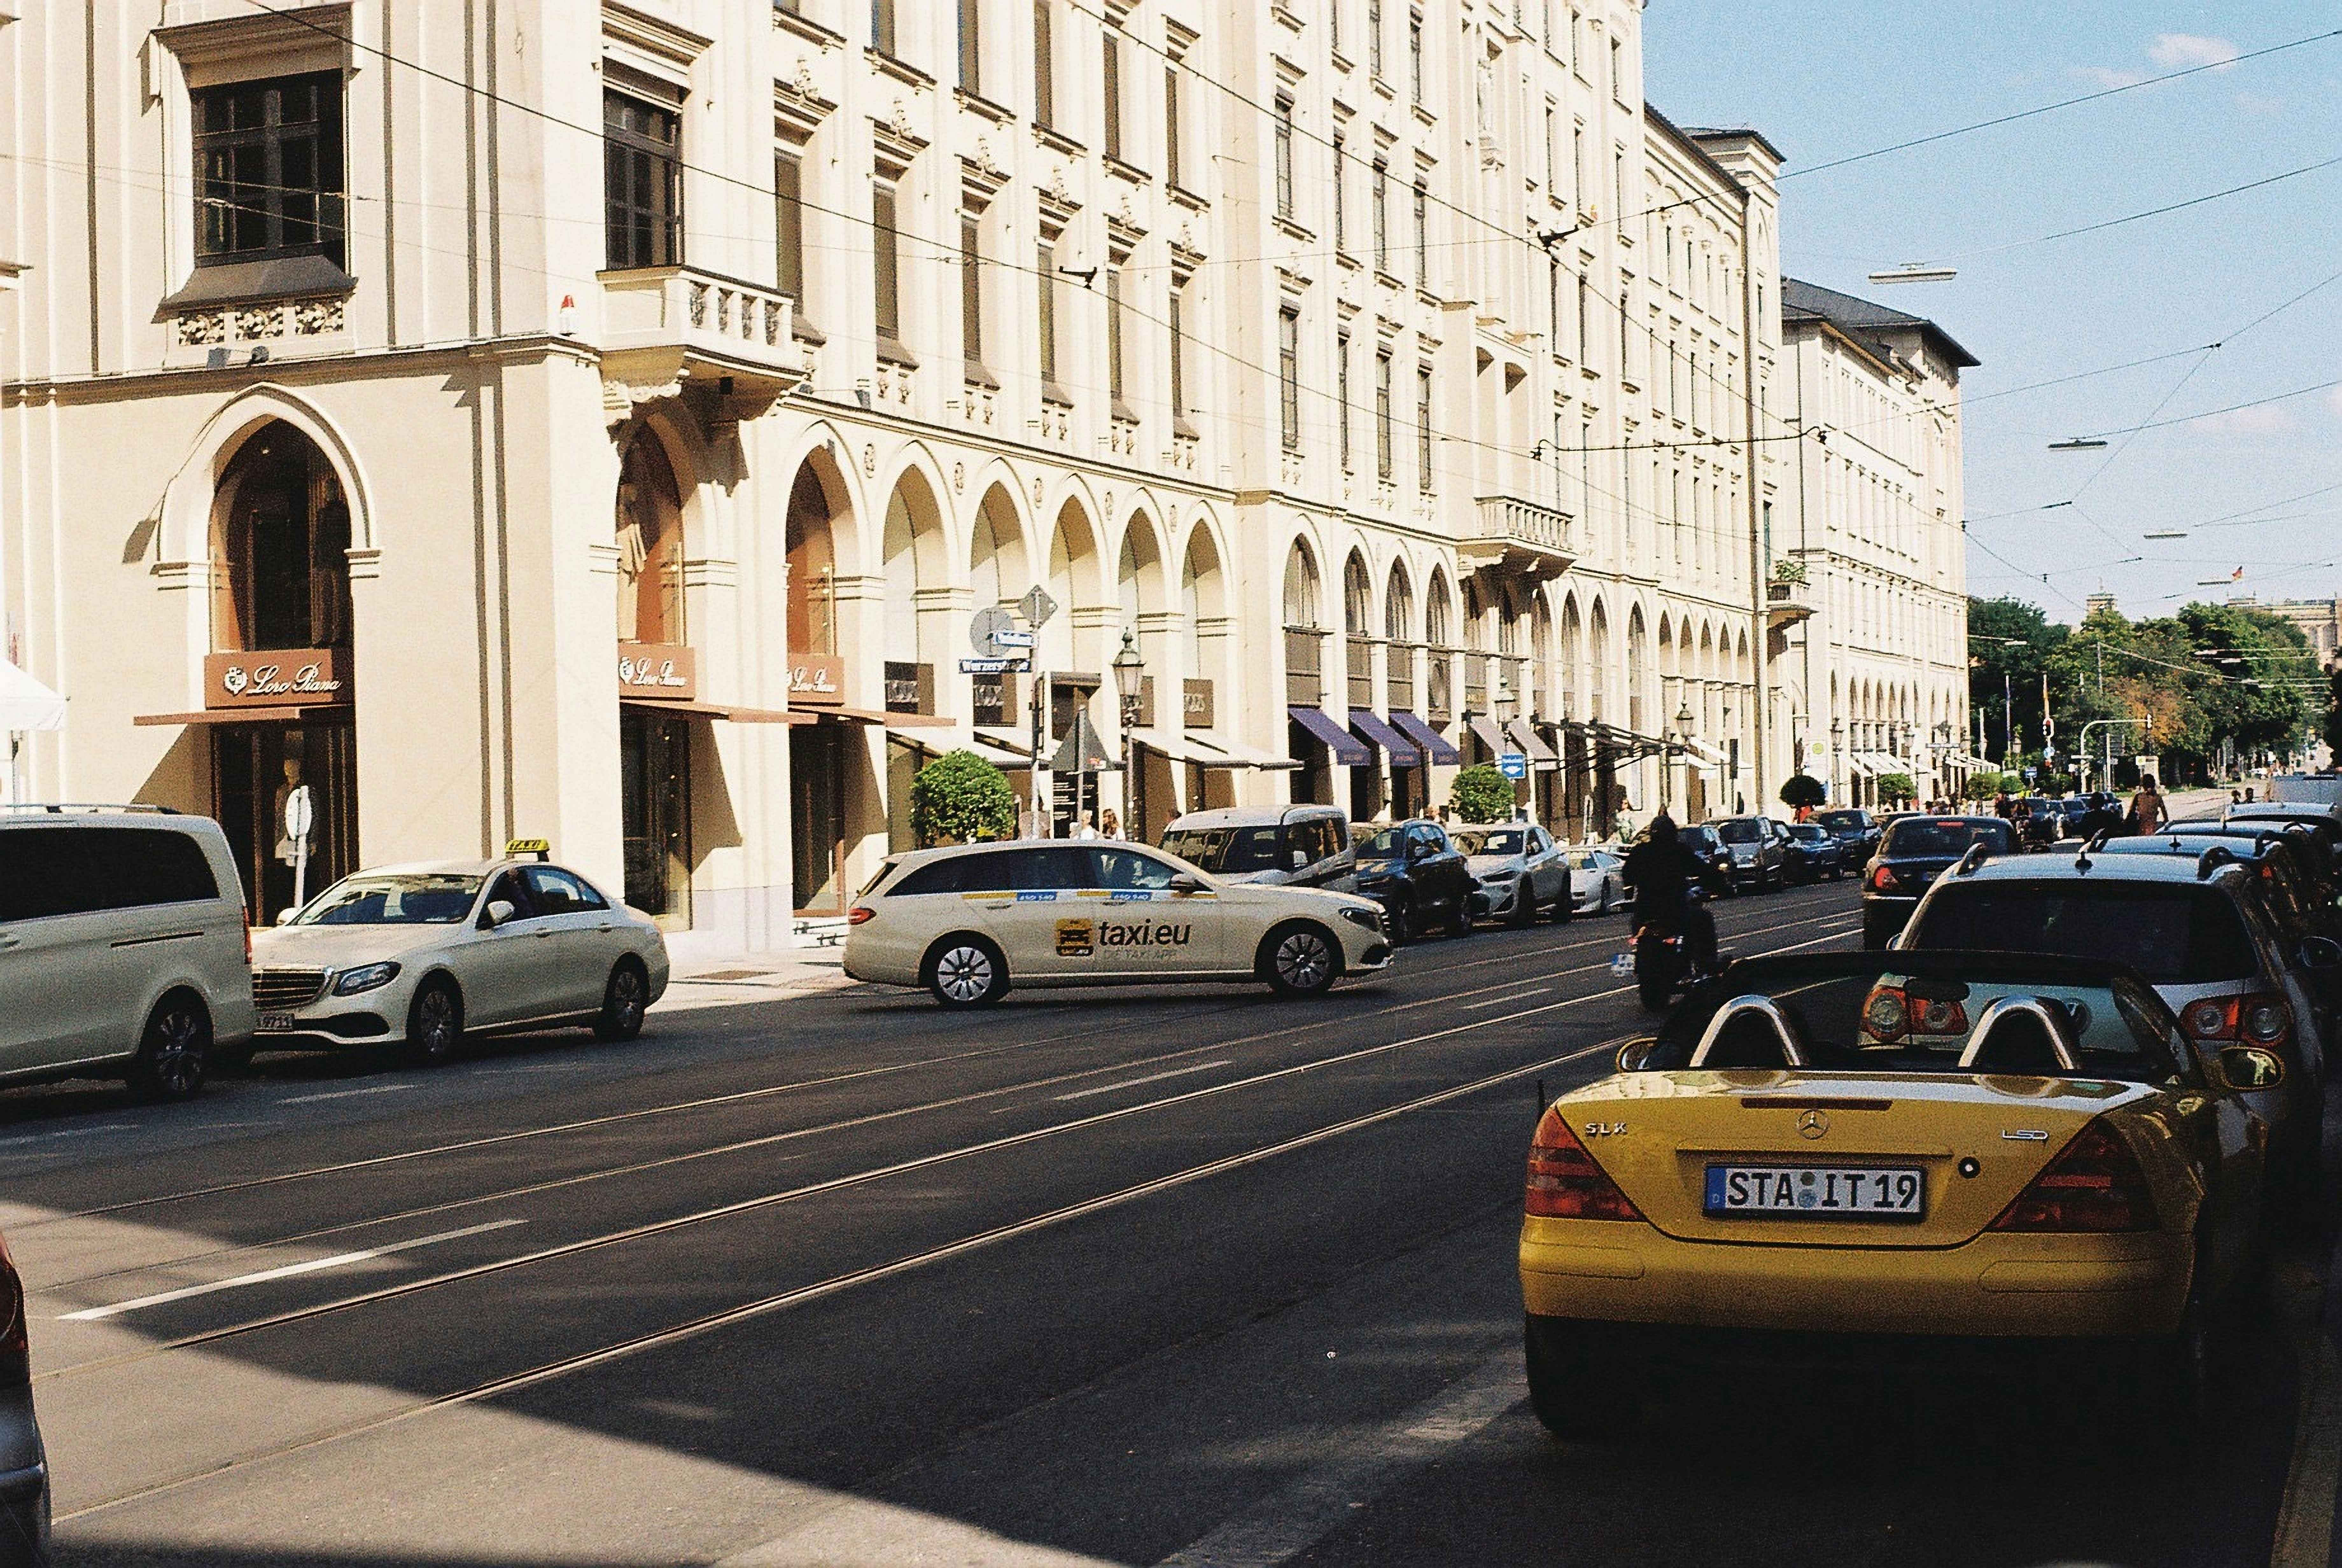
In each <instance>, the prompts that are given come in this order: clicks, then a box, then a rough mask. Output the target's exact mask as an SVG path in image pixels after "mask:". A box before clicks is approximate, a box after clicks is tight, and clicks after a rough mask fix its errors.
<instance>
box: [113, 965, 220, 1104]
mask: <svg viewBox="0 0 2342 1568" xmlns="http://www.w3.org/2000/svg"><path fill="white" fill-rule="evenodd" d="M211 1046H212V1015H211V1013H210V1012H209V1010H207V1009H206V1008H205V1006H204V1004H203V1000H202V999H201V998H200V997H198V996H196V995H195V994H193V993H191V992H185V991H175V992H173V993H172V994H170V995H168V996H165V997H164V998H163V1000H162V1001H160V1002H157V1003H156V1004H155V1011H154V1012H153V1013H151V1014H148V1015H147V1018H146V1027H145V1031H144V1032H142V1033H141V1034H139V1036H138V1054H136V1055H135V1056H133V1057H132V1058H131V1059H130V1070H129V1072H128V1073H127V1074H125V1078H126V1079H127V1081H128V1083H129V1084H130V1093H131V1095H132V1096H133V1097H134V1098H135V1099H138V1100H142V1101H145V1102H146V1103H148V1104H160V1103H162V1102H164V1101H168V1100H192V1099H194V1098H195V1095H196V1094H197V1093H199V1092H200V1091H201V1090H202V1088H203V1086H204V1074H205V1071H206V1070H207V1069H208V1067H209V1066H210V1062H211Z"/></svg>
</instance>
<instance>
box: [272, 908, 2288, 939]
mask: <svg viewBox="0 0 2342 1568" xmlns="http://www.w3.org/2000/svg"><path fill="white" fill-rule="evenodd" d="M300 913H301V912H300V911H299V910H297V909H280V910H278V911H277V912H276V924H279V925H290V924H293V917H294V916H295V915H296V914H300ZM2312 940H2313V941H2314V940H2316V939H2315V938H2312Z"/></svg>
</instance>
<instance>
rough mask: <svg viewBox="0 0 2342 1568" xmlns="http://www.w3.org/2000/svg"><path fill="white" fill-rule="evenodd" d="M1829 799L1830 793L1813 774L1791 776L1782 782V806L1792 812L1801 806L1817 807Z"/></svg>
mask: <svg viewBox="0 0 2342 1568" xmlns="http://www.w3.org/2000/svg"><path fill="white" fill-rule="evenodd" d="M1828 798H1829V791H1828V790H1827V789H1825V788H1824V787H1823V786H1822V781H1821V780H1819V779H1817V778H1816V777H1814V775H1813V774H1790V775H1789V776H1788V777H1787V778H1786V779H1784V780H1782V781H1781V804H1783V805H1785V806H1787V807H1788V808H1789V809H1790V810H1792V811H1795V810H1797V808H1798V807H1800V806H1808V807H1810V806H1817V805H1819V804H1822V802H1824V801H1826V800H1827V799H1828Z"/></svg>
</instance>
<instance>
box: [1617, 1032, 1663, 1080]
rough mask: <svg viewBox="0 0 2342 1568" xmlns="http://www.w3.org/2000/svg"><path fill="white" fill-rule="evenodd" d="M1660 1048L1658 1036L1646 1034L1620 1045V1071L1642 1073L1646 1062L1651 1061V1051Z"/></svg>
mask: <svg viewBox="0 0 2342 1568" xmlns="http://www.w3.org/2000/svg"><path fill="white" fill-rule="evenodd" d="M1658 1048H1659V1043H1658V1041H1657V1040H1656V1038H1652V1037H1649V1036H1646V1037H1645V1038H1643V1039H1640V1040H1629V1041H1627V1042H1626V1044H1624V1045H1621V1046H1619V1047H1618V1071H1620V1072H1621V1073H1640V1072H1641V1071H1642V1070H1643V1068H1644V1066H1645V1064H1647V1063H1648V1062H1649V1061H1650V1059H1651V1053H1652V1052H1654V1051H1656V1050H1657V1049H1658Z"/></svg>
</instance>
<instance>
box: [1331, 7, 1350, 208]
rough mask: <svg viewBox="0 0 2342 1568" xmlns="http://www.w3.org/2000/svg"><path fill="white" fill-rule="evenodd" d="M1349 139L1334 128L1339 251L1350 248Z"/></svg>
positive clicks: (1344, 129) (1346, 132) (1338, 127)
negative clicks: (1346, 192)
mask: <svg viewBox="0 0 2342 1568" xmlns="http://www.w3.org/2000/svg"><path fill="white" fill-rule="evenodd" d="M1336 14H1337V15H1338V13H1336ZM1349 139H1350V134H1349V130H1348V128H1347V127H1346V126H1343V125H1336V126H1335V127H1334V248H1335V249H1336V250H1337V251H1346V250H1348V249H1349V248H1350V209H1349V204H1348V203H1346V202H1345V201H1344V200H1342V187H1343V186H1344V185H1346V184H1348V183H1349V178H1350V165H1349V145H1348V144H1349Z"/></svg>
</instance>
